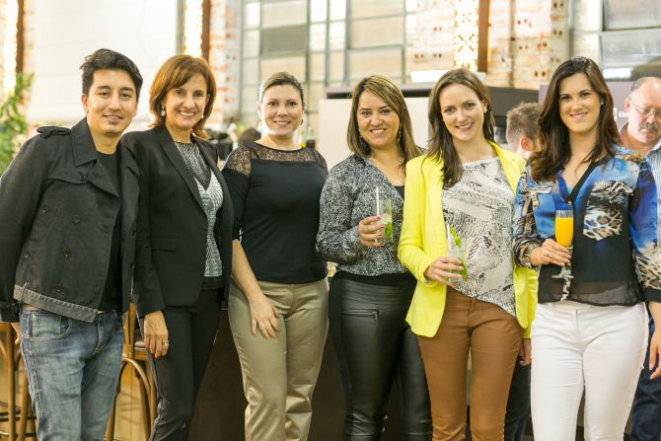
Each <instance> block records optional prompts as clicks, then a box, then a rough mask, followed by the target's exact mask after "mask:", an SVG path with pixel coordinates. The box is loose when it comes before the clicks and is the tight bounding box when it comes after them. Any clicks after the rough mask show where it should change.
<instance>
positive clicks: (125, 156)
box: [117, 142, 139, 238]
mask: <svg viewBox="0 0 661 441" xmlns="http://www.w3.org/2000/svg"><path fill="white" fill-rule="evenodd" d="M117 151H118V153H119V170H120V172H119V174H120V181H121V192H122V197H121V203H122V211H121V213H122V237H124V238H126V237H128V236H129V235H132V234H133V233H132V231H130V230H131V229H132V228H134V223H135V218H136V216H137V207H138V173H139V172H138V164H136V162H135V159H134V158H133V155H131V153H130V152H129V151H128V150H127V149H126V147H125V146H124V145H123V144H122V143H121V142H120V143H119V145H117Z"/></svg>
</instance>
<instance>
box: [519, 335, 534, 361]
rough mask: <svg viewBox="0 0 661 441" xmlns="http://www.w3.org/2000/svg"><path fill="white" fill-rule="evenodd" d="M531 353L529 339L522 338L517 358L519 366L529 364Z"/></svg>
mask: <svg viewBox="0 0 661 441" xmlns="http://www.w3.org/2000/svg"><path fill="white" fill-rule="evenodd" d="M531 353H532V343H531V341H530V338H524V339H523V341H522V342H521V349H519V357H520V358H521V361H519V364H520V365H521V366H528V365H529V364H530V354H531Z"/></svg>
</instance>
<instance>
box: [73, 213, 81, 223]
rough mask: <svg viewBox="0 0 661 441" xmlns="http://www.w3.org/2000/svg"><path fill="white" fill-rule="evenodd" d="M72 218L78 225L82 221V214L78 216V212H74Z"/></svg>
mask: <svg viewBox="0 0 661 441" xmlns="http://www.w3.org/2000/svg"><path fill="white" fill-rule="evenodd" d="M71 220H73V223H74V224H76V225H78V224H79V223H80V220H81V219H80V216H78V215H77V214H74V216H73V217H72V218H71Z"/></svg>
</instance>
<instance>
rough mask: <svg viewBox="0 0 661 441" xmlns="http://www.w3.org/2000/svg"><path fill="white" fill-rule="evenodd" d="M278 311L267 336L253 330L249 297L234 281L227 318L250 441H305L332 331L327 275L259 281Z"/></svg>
mask: <svg viewBox="0 0 661 441" xmlns="http://www.w3.org/2000/svg"><path fill="white" fill-rule="evenodd" d="M259 286H260V287H261V289H262V292H263V293H264V295H266V296H267V297H268V298H269V299H270V300H271V302H273V305H274V306H275V307H276V308H277V310H278V312H279V313H280V315H279V317H278V324H279V327H280V331H279V332H278V333H277V334H276V338H275V339H273V340H267V339H266V338H264V336H263V335H262V334H261V332H259V331H258V334H257V336H256V337H255V336H253V335H252V332H251V316H250V307H249V304H248V300H247V299H246V297H245V295H244V294H243V292H242V291H241V290H240V289H239V288H238V287H237V286H236V285H235V284H234V283H232V286H231V288H230V297H229V317H230V325H231V327H232V336H233V338H234V344H235V345H236V349H237V351H238V353H239V361H240V362H241V372H242V374H243V390H244V393H245V395H246V399H247V401H248V407H247V408H246V414H245V433H246V441H306V440H307V439H308V433H309V431H310V421H311V419H312V406H311V401H312V392H313V391H314V386H315V384H316V382H317V377H318V375H319V369H320V367H321V359H322V356H323V352H324V344H325V342H326V333H327V331H328V314H327V304H328V301H327V284H326V279H323V280H319V281H317V282H312V283H305V284H300V285H285V284H280V283H272V282H259Z"/></svg>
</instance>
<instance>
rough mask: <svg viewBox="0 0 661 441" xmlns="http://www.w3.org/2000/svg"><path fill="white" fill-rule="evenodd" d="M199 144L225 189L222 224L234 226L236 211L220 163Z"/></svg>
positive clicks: (203, 155)
mask: <svg viewBox="0 0 661 441" xmlns="http://www.w3.org/2000/svg"><path fill="white" fill-rule="evenodd" d="M198 145H199V146H200V152H201V153H202V157H203V158H204V160H205V161H206V162H207V165H208V166H209V168H210V169H211V172H212V173H213V174H214V175H215V176H216V179H217V180H218V183H219V184H220V187H221V188H222V190H223V205H222V206H221V207H220V209H221V225H229V226H232V225H233V224H234V212H233V211H232V210H231V204H229V203H228V202H227V200H228V199H229V194H230V193H229V189H228V188H227V184H226V183H225V179H223V176H222V174H221V173H220V169H219V168H218V163H217V162H214V157H213V156H212V155H211V153H210V152H209V151H208V150H207V148H206V146H205V145H203V144H202V143H201V142H200V143H198ZM230 231H231V230H230Z"/></svg>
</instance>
